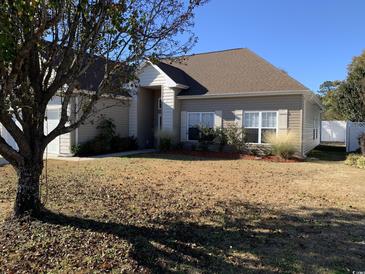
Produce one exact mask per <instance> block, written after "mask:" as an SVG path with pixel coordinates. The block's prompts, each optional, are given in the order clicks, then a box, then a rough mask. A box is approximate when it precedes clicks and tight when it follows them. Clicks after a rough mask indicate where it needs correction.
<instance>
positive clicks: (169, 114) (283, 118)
mask: <svg viewBox="0 0 365 274" xmlns="http://www.w3.org/2000/svg"><path fill="white" fill-rule="evenodd" d="M88 75H96V73H95V74H90V73H89V74H87V75H86V76H85V77H84V79H83V80H82V84H81V85H82V86H81V89H83V90H92V86H93V85H94V84H93V83H97V81H95V79H92V78H93V77H89V76H88ZM139 79H140V82H139V87H138V88H137V89H136V90H134V91H131V96H130V97H121V98H120V99H107V98H104V99H102V100H101V101H100V102H99V103H98V105H97V106H96V107H97V108H103V107H105V106H110V105H114V104H115V103H117V104H118V105H117V106H114V107H111V108H106V109H105V110H103V111H101V114H102V115H103V116H104V117H109V118H112V119H113V120H114V122H115V123H116V126H117V132H118V134H120V135H121V136H128V135H129V136H135V137H137V138H138V142H139V145H140V147H153V146H155V145H156V143H157V141H156V137H155V136H156V132H158V131H159V130H163V131H168V132H170V133H171V134H172V136H173V139H174V142H196V140H195V139H196V134H194V130H192V128H193V127H194V126H195V125H197V124H200V125H204V126H207V127H224V126H227V125H229V124H230V123H236V124H237V125H239V126H243V127H245V129H246V134H247V136H246V138H247V142H249V143H254V144H263V143H265V140H264V135H265V133H267V132H276V133H279V132H288V131H291V132H292V133H293V134H294V135H295V138H296V145H297V152H298V154H299V155H302V156H305V155H306V154H307V153H308V152H309V151H310V150H311V149H313V148H314V147H316V146H317V145H318V144H319V142H320V136H319V135H320V134H319V130H320V115H321V111H322V106H321V104H320V102H319V100H318V98H317V97H316V96H315V95H314V94H313V93H312V92H311V91H310V90H309V89H308V88H306V87H305V86H303V85H302V84H301V83H299V82H298V81H296V80H294V79H293V78H291V77H290V76H289V75H288V74H287V73H285V72H283V71H282V70H280V69H277V68H276V67H274V66H273V65H271V64H270V63H268V62H267V61H265V60H264V59H262V58H261V57H259V56H257V55H256V54H255V53H253V52H252V51H250V50H248V49H232V50H225V51H217V52H209V53H201V54H196V55H191V56H185V57H184V58H183V59H182V60H180V61H179V62H170V61H163V62H160V63H159V64H152V63H150V62H146V63H145V64H144V65H143V66H142V68H141V71H140V73H139ZM76 100H77V99H76ZM59 109H60V102H59V101H57V99H55V100H53V101H52V102H51V103H50V104H49V107H48V112H49V115H48V130H51V129H52V128H53V127H54V126H56V124H57V121H58V119H59ZM70 111H71V112H72V111H73V107H72V106H71V107H70ZM99 117H100V114H99ZM98 119H99V118H98ZM98 119H97V118H95V119H93V122H92V123H91V122H89V123H86V124H84V125H82V126H81V127H80V128H78V129H77V130H75V131H74V132H72V133H69V134H66V135H63V136H60V137H59V138H57V139H56V140H54V141H53V142H52V143H51V145H50V146H49V152H50V153H55V154H61V155H70V154H71V150H70V149H71V146H72V145H75V144H80V143H83V142H85V141H87V140H90V139H92V138H93V137H95V135H96V134H97V130H96V126H97V123H98V121H97V120H98Z"/></svg>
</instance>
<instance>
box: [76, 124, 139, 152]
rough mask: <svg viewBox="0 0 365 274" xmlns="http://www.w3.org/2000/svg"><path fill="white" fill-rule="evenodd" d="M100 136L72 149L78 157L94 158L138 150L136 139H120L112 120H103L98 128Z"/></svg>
mask: <svg viewBox="0 0 365 274" xmlns="http://www.w3.org/2000/svg"><path fill="white" fill-rule="evenodd" d="M97 129H98V130H99V134H98V135H97V136H96V137H95V138H94V139H92V140H90V141H87V142H85V143H83V144H81V145H76V146H73V147H72V153H73V154H74V155H76V156H92V155H100V154H106V153H113V152H122V151H128V150H135V149H137V148H138V145H137V139H136V138H134V137H123V138H122V137H120V136H118V135H117V134H116V131H115V129H116V127H115V125H114V123H113V121H112V120H111V119H107V120H102V121H101V122H100V124H99V125H98V126H97Z"/></svg>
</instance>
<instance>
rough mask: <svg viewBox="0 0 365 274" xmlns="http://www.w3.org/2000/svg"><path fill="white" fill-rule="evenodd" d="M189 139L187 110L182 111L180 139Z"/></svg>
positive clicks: (182, 140)
mask: <svg viewBox="0 0 365 274" xmlns="http://www.w3.org/2000/svg"><path fill="white" fill-rule="evenodd" d="M187 140H188V129H187V113H186V111H182V112H181V123H180V141H181V142H184V141H187Z"/></svg>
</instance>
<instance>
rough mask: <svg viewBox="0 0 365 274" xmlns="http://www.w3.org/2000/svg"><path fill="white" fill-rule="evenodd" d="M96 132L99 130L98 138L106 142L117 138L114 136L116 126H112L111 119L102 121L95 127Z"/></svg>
mask: <svg viewBox="0 0 365 274" xmlns="http://www.w3.org/2000/svg"><path fill="white" fill-rule="evenodd" d="M96 129H97V130H99V135H98V137H99V138H104V139H106V141H111V139H112V138H113V137H115V136H117V134H116V131H115V130H116V126H115V124H114V121H113V119H103V120H102V121H101V122H100V123H99V124H98V126H97V127H96Z"/></svg>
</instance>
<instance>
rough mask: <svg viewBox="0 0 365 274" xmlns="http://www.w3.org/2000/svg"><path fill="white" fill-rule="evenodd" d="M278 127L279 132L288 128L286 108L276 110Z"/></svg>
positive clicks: (283, 131)
mask: <svg viewBox="0 0 365 274" xmlns="http://www.w3.org/2000/svg"><path fill="white" fill-rule="evenodd" d="M278 115H279V117H278V128H279V132H282V133H285V132H287V130H288V110H287V109H279V111H278Z"/></svg>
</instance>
